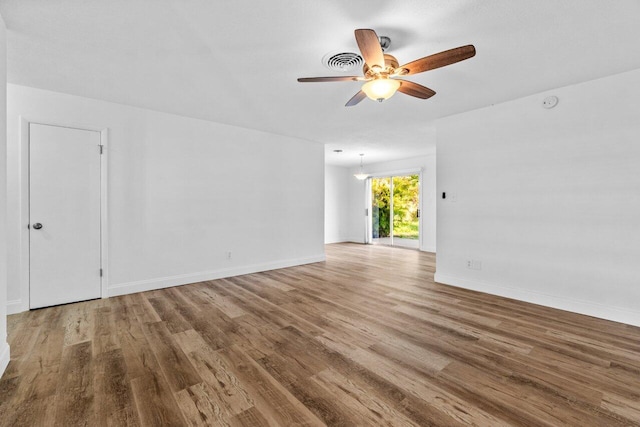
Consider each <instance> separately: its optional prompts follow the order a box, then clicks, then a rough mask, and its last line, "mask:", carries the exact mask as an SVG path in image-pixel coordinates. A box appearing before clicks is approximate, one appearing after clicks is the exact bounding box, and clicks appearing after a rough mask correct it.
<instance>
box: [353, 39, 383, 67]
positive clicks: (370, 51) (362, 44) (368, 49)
mask: <svg viewBox="0 0 640 427" xmlns="http://www.w3.org/2000/svg"><path fill="white" fill-rule="evenodd" d="M355 34H356V42H357V43H358V47H359V48H360V52H361V53H362V57H363V58H364V62H366V63H367V65H368V66H369V68H371V67H373V66H374V65H377V66H378V67H380V68H384V53H383V52H382V48H381V47H380V40H379V39H378V35H377V34H376V32H375V31H373V30H356V31H355Z"/></svg>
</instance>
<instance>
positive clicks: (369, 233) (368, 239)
mask: <svg viewBox="0 0 640 427" xmlns="http://www.w3.org/2000/svg"><path fill="white" fill-rule="evenodd" d="M422 172H423V168H414V169H402V170H392V171H389V172H374V173H370V174H369V176H368V177H367V179H366V185H365V212H366V213H367V215H366V225H365V240H364V241H365V243H366V244H373V222H372V221H373V212H371V210H372V209H371V205H372V203H373V200H372V199H371V179H373V178H386V177H389V178H393V177H394V176H407V175H418V186H419V189H420V191H419V192H418V209H419V210H420V216H419V217H418V250H419V251H422V250H423V249H422V247H423V245H422V240H423V238H424V233H423V227H422V218H423V217H424V209H423V208H422V201H423V197H422V191H423V188H424V186H423V185H422V175H423V174H422ZM391 188H393V185H392V186H391ZM391 197H392V199H393V194H391Z"/></svg>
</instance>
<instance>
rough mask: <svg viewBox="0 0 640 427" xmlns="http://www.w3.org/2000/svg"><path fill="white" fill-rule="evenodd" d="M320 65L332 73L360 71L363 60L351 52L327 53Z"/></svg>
mask: <svg viewBox="0 0 640 427" xmlns="http://www.w3.org/2000/svg"><path fill="white" fill-rule="evenodd" d="M322 64H323V65H324V66H325V67H327V68H328V69H330V70H332V71H344V72H346V71H353V70H359V71H360V70H361V69H362V66H363V65H364V60H363V59H362V57H361V56H360V55H359V54H357V53H353V52H342V51H340V52H329V53H327V54H326V55H325V56H324V57H323V58H322Z"/></svg>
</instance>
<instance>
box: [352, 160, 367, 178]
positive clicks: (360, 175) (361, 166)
mask: <svg viewBox="0 0 640 427" xmlns="http://www.w3.org/2000/svg"><path fill="white" fill-rule="evenodd" d="M363 158H364V153H361V154H360V172H358V173H356V174H353V176H355V177H356V179H359V180H360V181H362V180H365V179H367V178H369V174H367V173H364V164H363V163H362V161H363Z"/></svg>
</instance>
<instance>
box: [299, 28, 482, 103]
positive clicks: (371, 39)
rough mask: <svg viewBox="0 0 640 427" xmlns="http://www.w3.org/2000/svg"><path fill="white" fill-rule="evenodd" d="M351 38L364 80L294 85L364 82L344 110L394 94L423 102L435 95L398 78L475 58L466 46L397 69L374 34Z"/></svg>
mask: <svg viewBox="0 0 640 427" xmlns="http://www.w3.org/2000/svg"><path fill="white" fill-rule="evenodd" d="M355 35H356V42H357V43H358V48H360V52H361V53H362V57H363V58H364V62H365V64H364V66H363V68H362V69H363V73H364V76H362V77H361V76H335V77H303V78H299V79H298V81H299V82H303V83H307V82H343V81H360V82H366V83H365V84H363V85H362V89H360V91H359V92H358V93H356V94H355V95H354V96H353V98H351V99H350V100H349V102H347V103H346V105H345V107H352V106H354V105H356V104H358V103H359V102H360V101H362V100H363V99H364V98H367V97H368V98H370V99H373V100H375V101H380V102H382V101H384V100H385V99H388V98H390V97H392V96H393V94H394V93H396V91H399V92H402V93H404V94H406V95H410V96H414V97H416V98H421V99H427V98H431V97H432V96H433V95H435V94H436V93H435V92H434V91H433V90H431V89H429V88H428V87H426V86H422V85H419V84H417V83H414V82H411V81H409V80H403V79H399V78H398V77H402V76H409V75H412V74H418V73H422V72H425V71H429V70H433V69H436V68H440V67H444V66H446V65H451V64H455V63H456V62H460V61H463V60H465V59H469V58H471V57H473V56H474V55H475V54H476V48H475V47H473V45H466V46H461V47H457V48H455V49H450V50H445V51H444V52H440V53H436V54H434V55H429V56H425V57H424V58H420V59H416V60H415V61H412V62H409V63H407V64H404V65H402V66H398V60H397V59H396V58H395V57H393V56H391V55H389V54H386V53H384V52H383V49H382V47H381V46H380V39H379V38H378V35H377V34H376V32H375V31H373V30H368V29H361V30H355Z"/></svg>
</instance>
